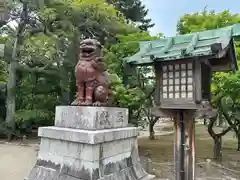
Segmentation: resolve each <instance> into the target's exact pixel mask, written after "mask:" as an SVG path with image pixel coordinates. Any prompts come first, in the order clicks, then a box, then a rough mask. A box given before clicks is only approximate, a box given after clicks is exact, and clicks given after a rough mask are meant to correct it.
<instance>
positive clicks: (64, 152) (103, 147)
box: [38, 138, 135, 164]
mask: <svg viewBox="0 0 240 180" xmlns="http://www.w3.org/2000/svg"><path fill="white" fill-rule="evenodd" d="M134 143H135V138H129V139H122V140H119V141H112V142H106V143H103V144H96V145H90V144H82V143H76V142H71V141H60V140H56V139H49V138H42V139H41V144H40V149H41V151H39V153H38V158H39V159H43V160H46V161H51V162H54V163H56V164H58V163H60V162H59V161H60V160H61V157H70V158H76V159H81V160H83V161H88V162H94V161H99V160H102V159H104V161H110V160H111V158H114V159H115V161H116V159H117V158H120V159H121V158H123V156H127V157H128V156H129V153H130V152H131V149H132V146H133V145H134ZM100 153H101V154H100Z"/></svg>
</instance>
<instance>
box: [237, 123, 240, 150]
mask: <svg viewBox="0 0 240 180" xmlns="http://www.w3.org/2000/svg"><path fill="white" fill-rule="evenodd" d="M237 139H238V145H237V151H240V125H238V133H237Z"/></svg>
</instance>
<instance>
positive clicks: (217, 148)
mask: <svg viewBox="0 0 240 180" xmlns="http://www.w3.org/2000/svg"><path fill="white" fill-rule="evenodd" d="M221 151H222V137H221V136H215V137H214V147H213V152H214V159H215V160H216V161H221V160H222V152H221Z"/></svg>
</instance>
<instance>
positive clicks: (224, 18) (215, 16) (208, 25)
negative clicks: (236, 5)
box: [177, 10, 240, 34]
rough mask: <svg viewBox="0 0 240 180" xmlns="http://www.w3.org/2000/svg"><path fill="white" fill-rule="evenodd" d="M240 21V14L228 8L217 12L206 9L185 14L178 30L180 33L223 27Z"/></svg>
mask: <svg viewBox="0 0 240 180" xmlns="http://www.w3.org/2000/svg"><path fill="white" fill-rule="evenodd" d="M239 22H240V15H239V14H231V13H230V11H228V10H225V11H223V12H220V13H216V12H215V11H214V10H210V11H209V12H208V11H207V10H204V11H202V12H201V13H194V14H185V15H184V16H183V17H181V18H180V20H179V23H178V25H177V32H178V33H179V34H187V33H192V32H198V31H204V30H211V29H216V28H221V27H225V26H229V25H232V24H235V23H239Z"/></svg>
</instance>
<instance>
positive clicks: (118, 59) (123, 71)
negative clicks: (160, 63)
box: [105, 32, 158, 139]
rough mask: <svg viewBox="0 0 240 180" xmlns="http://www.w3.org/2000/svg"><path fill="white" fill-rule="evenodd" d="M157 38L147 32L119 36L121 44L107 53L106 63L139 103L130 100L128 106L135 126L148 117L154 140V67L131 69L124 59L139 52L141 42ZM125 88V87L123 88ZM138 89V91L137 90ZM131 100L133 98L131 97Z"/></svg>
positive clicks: (150, 132) (151, 135) (151, 136)
mask: <svg viewBox="0 0 240 180" xmlns="http://www.w3.org/2000/svg"><path fill="white" fill-rule="evenodd" d="M156 38H157V37H154V36H150V35H149V34H148V33H147V32H140V33H133V34H129V35H125V36H118V39H119V43H118V44H116V45H112V46H111V47H110V49H109V50H108V51H107V53H106V56H105V62H106V64H107V65H108V67H109V68H108V69H109V70H110V72H111V73H116V74H117V75H118V76H119V78H120V79H121V80H122V81H125V82H124V84H125V87H127V90H128V91H129V92H131V93H134V92H138V94H134V96H135V97H136V98H135V99H138V100H139V101H135V102H132V103H134V105H131V104H132V103H129V102H131V99H129V100H128V101H129V102H127V101H126V105H128V107H129V110H130V112H131V115H132V117H131V118H130V119H131V120H135V121H136V122H135V124H137V123H138V124H139V123H141V119H142V117H143V116H144V117H147V120H148V122H149V137H150V139H154V131H153V126H154V124H155V123H156V121H157V119H158V118H157V117H154V116H153V115H152V114H151V111H150V110H151V108H152V107H153V106H154V90H155V89H154V87H155V81H154V80H155V77H154V73H153V68H152V66H148V67H129V66H127V65H126V64H125V63H124V60H123V58H124V57H128V56H131V55H133V54H135V53H136V52H138V51H139V41H144V40H154V39H156ZM122 88H123V87H122ZM136 88H137V89H138V90H136ZM129 98H131V97H130V96H129Z"/></svg>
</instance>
